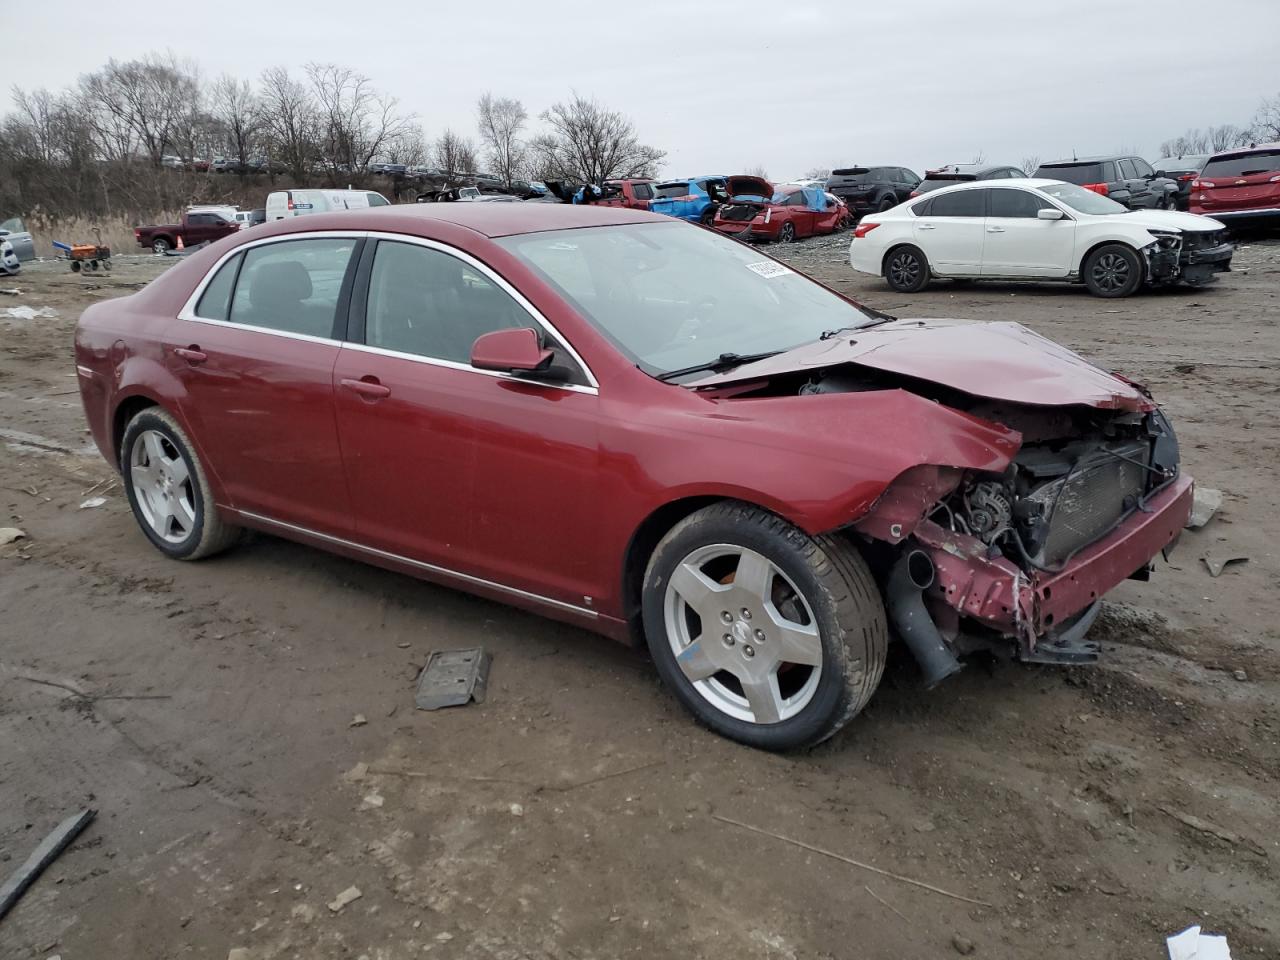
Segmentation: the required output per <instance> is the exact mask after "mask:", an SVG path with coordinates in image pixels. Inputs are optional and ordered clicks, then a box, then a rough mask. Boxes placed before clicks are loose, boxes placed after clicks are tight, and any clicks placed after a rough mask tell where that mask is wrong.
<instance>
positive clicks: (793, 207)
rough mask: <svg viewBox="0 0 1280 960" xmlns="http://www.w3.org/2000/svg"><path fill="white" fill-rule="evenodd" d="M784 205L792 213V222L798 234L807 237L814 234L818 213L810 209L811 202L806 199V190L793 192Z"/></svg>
mask: <svg viewBox="0 0 1280 960" xmlns="http://www.w3.org/2000/svg"><path fill="white" fill-rule="evenodd" d="M783 206H785V207H786V208H787V211H788V212H789V213H790V214H791V224H792V226H794V227H795V228H796V236H797V237H807V236H810V235H812V233H813V225H814V218H815V217H816V214H815V213H814V212H813V211H812V210H810V209H809V203H808V201H807V200H806V199H805V195H804V191H803V190H797V191H796V192H795V193H793V194H791V195H790V196H789V197H787V199H786V202H785V203H784V204H783Z"/></svg>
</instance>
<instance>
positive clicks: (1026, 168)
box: [1018, 154, 1040, 177]
mask: <svg viewBox="0 0 1280 960" xmlns="http://www.w3.org/2000/svg"><path fill="white" fill-rule="evenodd" d="M1018 166H1019V167H1021V168H1022V172H1023V173H1025V174H1026V175H1027V176H1028V177H1032V176H1035V172H1036V171H1037V170H1039V169H1040V157H1039V155H1038V154H1032V155H1031V156H1029V157H1023V158H1022V163H1020V164H1018Z"/></svg>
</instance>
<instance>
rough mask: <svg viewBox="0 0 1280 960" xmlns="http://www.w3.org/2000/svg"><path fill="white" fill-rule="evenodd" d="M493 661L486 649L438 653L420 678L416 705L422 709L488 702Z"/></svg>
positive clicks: (434, 654)
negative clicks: (491, 661) (486, 693)
mask: <svg viewBox="0 0 1280 960" xmlns="http://www.w3.org/2000/svg"><path fill="white" fill-rule="evenodd" d="M490 660H491V658H490V656H489V655H488V654H487V653H485V652H484V648H483V647H472V648H471V649H468V650H436V651H434V652H433V653H432V654H431V656H429V657H428V658H427V665H426V666H425V667H423V668H422V673H421V674H419V676H418V692H417V694H416V695H415V697H414V703H415V704H417V707H418V709H419V710H439V709H440V708H441V707H460V706H462V705H463V704H465V703H469V702H471V701H472V700H474V701H475V702H476V703H484V697H485V692H486V690H487V688H488V685H489V663H490Z"/></svg>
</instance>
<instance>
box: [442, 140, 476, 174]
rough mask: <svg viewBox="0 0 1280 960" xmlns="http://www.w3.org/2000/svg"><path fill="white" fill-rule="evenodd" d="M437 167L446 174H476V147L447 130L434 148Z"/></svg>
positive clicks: (469, 141)
mask: <svg viewBox="0 0 1280 960" xmlns="http://www.w3.org/2000/svg"><path fill="white" fill-rule="evenodd" d="M432 153H433V154H434V155H435V161H436V166H437V167H439V168H440V169H441V170H443V171H444V172H445V173H452V174H458V173H475V169H476V146H475V144H474V143H472V142H471V140H470V139H468V138H467V137H463V136H460V135H458V134H456V133H454V132H453V131H452V130H448V129H446V130H445V131H444V133H442V134H440V137H439V138H438V139H437V140H436V142H435V144H434V145H433V146H432Z"/></svg>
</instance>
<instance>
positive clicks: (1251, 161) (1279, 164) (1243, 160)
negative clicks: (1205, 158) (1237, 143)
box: [1200, 150, 1280, 177]
mask: <svg viewBox="0 0 1280 960" xmlns="http://www.w3.org/2000/svg"><path fill="white" fill-rule="evenodd" d="M1277 170H1280V150H1255V151H1254V152H1253V153H1246V154H1236V155H1235V156H1232V157H1214V158H1213V159H1212V160H1210V161H1209V162H1208V163H1207V164H1206V165H1205V168H1204V169H1203V170H1201V171H1200V176H1202V177H1247V176H1248V175H1249V174H1251V173H1273V172H1275V171H1277Z"/></svg>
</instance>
